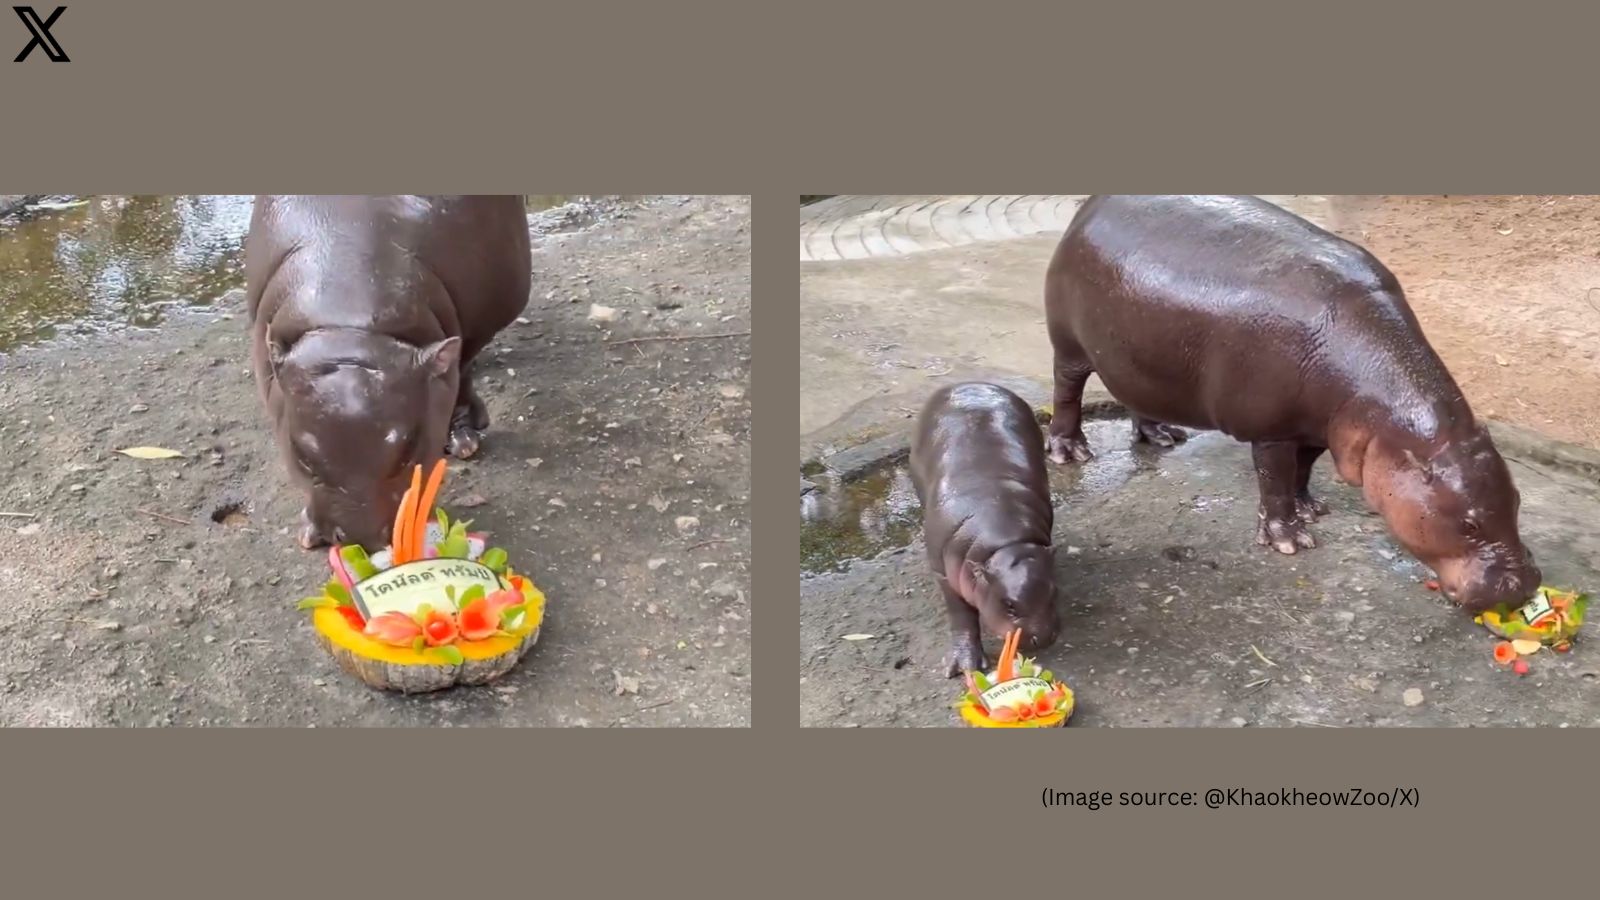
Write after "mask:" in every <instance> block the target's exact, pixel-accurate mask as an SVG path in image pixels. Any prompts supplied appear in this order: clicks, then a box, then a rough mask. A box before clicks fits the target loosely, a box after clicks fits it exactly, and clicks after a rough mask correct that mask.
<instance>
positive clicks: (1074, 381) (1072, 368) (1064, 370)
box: [1045, 346, 1094, 463]
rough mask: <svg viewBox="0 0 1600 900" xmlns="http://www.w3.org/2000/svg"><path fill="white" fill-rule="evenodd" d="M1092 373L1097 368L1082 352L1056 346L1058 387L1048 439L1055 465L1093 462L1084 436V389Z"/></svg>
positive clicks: (1092, 454)
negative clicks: (1090, 363) (1093, 366)
mask: <svg viewBox="0 0 1600 900" xmlns="http://www.w3.org/2000/svg"><path fill="white" fill-rule="evenodd" d="M1092 374H1094V369H1093V368H1092V367H1091V366H1090V365H1089V360H1088V358H1087V357H1086V356H1084V354H1083V351H1082V350H1080V349H1078V348H1076V347H1074V348H1070V349H1067V350H1063V348H1061V347H1060V346H1058V347H1056V361H1055V380H1056V388H1055V395H1054V396H1053V397H1052V398H1051V401H1050V402H1051V406H1050V433H1049V436H1048V437H1047V438H1046V439H1045V448H1046V449H1047V450H1049V452H1050V461H1051V462H1053V463H1065V462H1068V461H1073V462H1081V463H1082V462H1088V461H1089V460H1091V459H1094V452H1093V451H1091V450H1090V449H1089V439H1088V438H1086V437H1084V436H1083V386H1084V385H1085V384H1087V383H1088V381H1089V376H1090V375H1092Z"/></svg>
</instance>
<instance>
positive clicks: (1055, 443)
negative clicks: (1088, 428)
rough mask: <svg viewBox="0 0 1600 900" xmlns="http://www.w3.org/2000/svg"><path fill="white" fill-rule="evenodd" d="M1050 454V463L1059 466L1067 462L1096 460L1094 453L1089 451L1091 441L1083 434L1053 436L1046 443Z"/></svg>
mask: <svg viewBox="0 0 1600 900" xmlns="http://www.w3.org/2000/svg"><path fill="white" fill-rule="evenodd" d="M1045 443H1046V449H1047V450H1048V451H1049V453H1050V461H1051V462H1053V463H1056V464H1057V465H1062V464H1065V463H1067V462H1081V463H1086V462H1088V461H1089V460H1091V459H1094V451H1092V450H1090V449H1089V439H1088V438H1086V437H1084V436H1083V432H1081V431H1080V432H1078V433H1077V434H1052V435H1050V437H1049V439H1048V440H1047V441H1046V442H1045Z"/></svg>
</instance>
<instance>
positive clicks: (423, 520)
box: [411, 457, 444, 559]
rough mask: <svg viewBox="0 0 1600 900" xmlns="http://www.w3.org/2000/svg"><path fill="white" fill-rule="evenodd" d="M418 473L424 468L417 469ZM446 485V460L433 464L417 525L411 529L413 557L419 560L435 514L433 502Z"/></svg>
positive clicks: (421, 502) (417, 512) (441, 459)
mask: <svg viewBox="0 0 1600 900" xmlns="http://www.w3.org/2000/svg"><path fill="white" fill-rule="evenodd" d="M417 471H418V473H420V472H421V471H422V467H421V466H418V467H417ZM443 483H444V458H443V457H441V458H440V459H439V461H438V462H436V463H434V464H433V471H432V472H431V473H429V474H428V485H427V487H425V488H423V490H422V499H421V500H419V501H417V511H416V514H415V522H416V524H415V525H413V526H412V528H411V555H412V556H414V557H416V558H417V559H421V558H422V545H423V543H424V542H425V541H427V539H428V519H429V518H431V517H432V514H433V501H434V500H436V499H438V496H439V486H440V485H441V484H443Z"/></svg>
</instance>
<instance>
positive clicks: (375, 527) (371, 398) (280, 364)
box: [268, 329, 461, 550]
mask: <svg viewBox="0 0 1600 900" xmlns="http://www.w3.org/2000/svg"><path fill="white" fill-rule="evenodd" d="M268 354H269V358H270V360H271V363H272V368H273V372H274V376H275V378H276V381H277V385H278V390H279V391H280V392H281V393H280V396H281V398H282V404H281V406H280V407H279V411H278V420H277V422H276V423H274V425H275V430H276V433H277V437H278V442H279V445H280V446H281V447H282V450H283V452H284V455H285V457H286V461H287V463H288V466H289V475H290V477H291V478H293V479H294V480H295V482H296V483H298V484H299V485H300V486H301V487H302V488H303V489H304V490H305V491H306V494H307V501H306V506H305V510H304V511H303V512H302V514H301V517H302V523H301V528H300V535H299V540H300V545H301V546H302V547H305V548H307V549H310V548H312V547H316V546H320V545H322V544H326V543H330V542H339V543H356V544H361V545H362V546H364V547H366V548H368V549H369V550H376V549H377V548H379V547H382V546H384V545H385V544H387V543H388V542H389V538H390V534H389V533H390V531H391V530H392V529H393V525H394V517H395V513H396V512H397V511H398V510H399V508H400V498H401V496H402V495H403V494H404V493H405V491H406V488H408V487H409V486H410V483H411V473H412V468H413V467H414V466H416V465H422V466H423V467H424V469H425V470H426V468H427V467H429V466H431V465H432V464H433V463H434V462H435V461H436V460H438V459H439V457H440V456H441V455H443V450H444V445H445V437H446V432H447V431H448V430H449V426H450V415H451V411H452V409H453V408H454V406H455V398H456V387H457V383H458V381H459V367H458V363H459V360H460V355H461V339H460V338H455V337H452V338H447V339H445V340H443V341H439V342H438V343H435V344H430V345H428V346H426V347H417V346H414V345H412V344H408V343H405V342H403V341H400V340H396V339H394V338H392V337H388V336H386V335H377V334H373V333H371V332H365V331H356V330H347V329H330V330H324V331H312V332H309V333H307V334H306V335H305V336H304V337H302V338H301V339H300V340H299V341H296V342H295V343H294V344H293V346H283V345H280V344H269V346H268Z"/></svg>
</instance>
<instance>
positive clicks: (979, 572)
mask: <svg viewBox="0 0 1600 900" xmlns="http://www.w3.org/2000/svg"><path fill="white" fill-rule="evenodd" d="M961 568H963V569H966V570H967V577H968V578H970V579H972V583H973V584H975V585H977V586H978V587H979V588H982V587H985V586H986V585H988V583H989V573H988V572H987V571H986V570H985V569H984V568H983V566H980V565H978V564H977V563H975V562H973V561H972V560H970V559H969V560H967V561H966V562H963V563H962V564H961Z"/></svg>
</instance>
